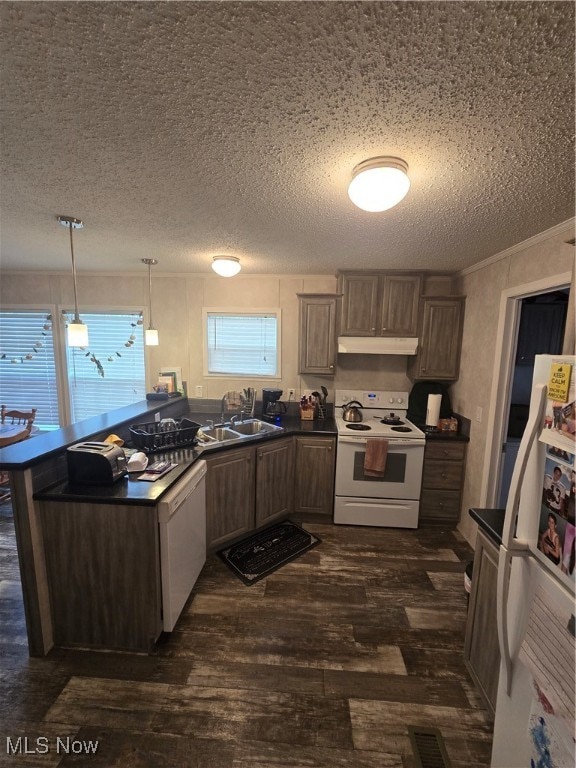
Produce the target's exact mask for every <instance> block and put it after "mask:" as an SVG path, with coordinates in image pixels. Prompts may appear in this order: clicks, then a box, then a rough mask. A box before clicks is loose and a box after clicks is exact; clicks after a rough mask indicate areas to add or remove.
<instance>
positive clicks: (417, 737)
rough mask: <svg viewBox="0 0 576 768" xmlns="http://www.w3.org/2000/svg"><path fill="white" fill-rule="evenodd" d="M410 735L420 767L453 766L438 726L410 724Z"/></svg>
mask: <svg viewBox="0 0 576 768" xmlns="http://www.w3.org/2000/svg"><path fill="white" fill-rule="evenodd" d="M408 735H409V736H410V743H411V744H412V750H413V752H414V756H415V757H416V760H417V763H416V764H417V766H418V768H451V763H450V760H449V758H448V753H447V752H446V747H445V746H444V739H443V738H442V734H441V733H440V731H439V730H438V728H417V727H414V726H408Z"/></svg>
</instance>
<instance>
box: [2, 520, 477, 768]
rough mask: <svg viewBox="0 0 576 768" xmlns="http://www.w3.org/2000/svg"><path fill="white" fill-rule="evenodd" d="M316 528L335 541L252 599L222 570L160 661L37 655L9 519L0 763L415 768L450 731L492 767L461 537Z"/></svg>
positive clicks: (162, 646)
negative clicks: (420, 734)
mask: <svg viewBox="0 0 576 768" xmlns="http://www.w3.org/2000/svg"><path fill="white" fill-rule="evenodd" d="M304 526H305V527H306V528H308V529H309V530H311V531H313V532H314V533H315V534H316V535H318V536H319V537H320V538H321V539H322V543H321V544H320V545H319V546H318V547H316V548H315V549H313V550H311V551H309V552H307V553H306V554H305V555H304V556H302V557H301V558H300V559H298V560H296V561H294V562H292V563H290V564H288V565H286V566H285V567H283V568H282V569H280V570H279V571H276V572H275V573H274V574H272V575H271V576H269V577H268V578H266V579H264V580H262V581H260V582H258V583H257V584H255V585H253V586H251V587H246V586H244V585H243V584H242V583H241V582H240V581H239V580H238V579H237V578H236V577H235V576H234V575H233V574H232V573H231V572H230V571H229V570H228V569H227V568H226V566H225V565H224V564H223V563H222V562H221V561H220V560H219V559H218V558H217V557H215V556H212V557H210V558H209V560H208V562H207V564H206V566H205V568H204V570H203V572H202V574H201V577H200V579H199V582H198V584H197V586H196V588H195V590H194V592H193V595H192V596H191V599H190V601H189V603H188V605H187V607H186V608H185V611H184V614H183V616H182V617H181V619H180V621H179V622H178V625H177V627H176V630H175V631H174V632H173V633H172V634H171V635H170V636H163V637H162V639H161V641H160V643H159V644H158V647H157V649H156V652H155V653H154V655H151V656H145V655H137V654H120V653H96V652H86V651H77V650H65V649H58V650H54V651H53V652H52V653H50V654H49V656H48V657H46V658H45V659H31V658H29V657H28V653H27V646H26V631H25V624H24V617H23V608H22V597H21V592H20V585H19V580H18V565H17V559H16V548H15V543H14V533H13V523H12V517H11V513H10V508H9V505H3V506H2V507H0V618H1V625H0V686H1V692H0V765H2V766H4V765H6V766H16V765H23V766H32V767H33V766H76V765H86V766H92V767H93V768H99V767H100V766H101V767H102V768H104V767H105V768H140V767H143V766H151V767H152V768H188V767H190V768H299V767H302V768H304V767H305V768H344V767H346V768H392V767H394V768H416V766H417V765H418V762H417V760H416V758H415V757H414V755H413V752H412V749H411V747H410V742H409V738H408V734H407V727H408V726H409V725H416V726H432V727H436V728H438V729H440V731H441V733H442V736H443V738H444V740H445V744H446V748H447V751H448V755H449V758H450V760H451V762H452V765H453V768H481V766H488V765H489V763H490V748H491V740H492V726H491V723H490V720H489V717H488V714H487V712H486V711H485V709H484V708H483V706H482V703H481V700H480V698H479V696H478V695H477V693H476V691H475V689H474V687H473V685H472V682H471V680H470V678H469V677H468V674H467V672H466V669H465V667H464V662H463V660H462V648H463V641H464V624H465V616H466V596H465V593H464V583H463V571H464V567H465V565H466V563H467V562H468V561H469V560H470V559H471V557H472V552H471V550H470V548H469V547H468V545H467V544H466V543H465V542H464V540H463V539H462V537H461V536H460V535H459V534H458V533H457V532H452V531H446V532H442V531H435V530H430V529H428V530H417V531H404V530H398V529H375V528H354V527H343V526H331V525H324V524H316V523H310V522H307V523H304ZM18 737H22V740H21V741H20V742H18V741H17V739H18ZM24 737H27V738H28V741H27V742H24ZM36 739H40V741H36ZM96 741H97V742H98V745H97V749H96V751H95V752H94V753H91V752H90V746H89V742H92V743H94V742H96ZM24 744H26V747H27V749H28V750H29V752H28V754H25V753H24V750H23V747H24ZM38 748H39V749H40V750H41V751H44V750H45V749H46V750H47V751H46V753H45V754H40V753H39V752H36V753H35V752H33V750H34V749H38ZM67 750H68V752H69V753H68V754H67V753H66V752H67ZM74 750H76V751H77V754H74ZM14 751H18V754H13V752H14Z"/></svg>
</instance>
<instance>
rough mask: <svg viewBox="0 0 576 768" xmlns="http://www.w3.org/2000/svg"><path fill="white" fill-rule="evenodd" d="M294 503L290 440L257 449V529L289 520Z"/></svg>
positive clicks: (273, 442)
mask: <svg viewBox="0 0 576 768" xmlns="http://www.w3.org/2000/svg"><path fill="white" fill-rule="evenodd" d="M293 500H294V442H293V440H292V438H291V437H287V438H285V439H282V440H274V441H272V442H271V443H268V444H263V445H261V446H259V447H258V448H256V527H257V528H259V527H260V526H262V525H265V524H266V523H271V522H273V521H275V520H282V519H283V518H286V517H288V515H289V514H290V513H291V512H292V509H293Z"/></svg>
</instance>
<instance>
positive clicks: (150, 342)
mask: <svg viewBox="0 0 576 768" xmlns="http://www.w3.org/2000/svg"><path fill="white" fill-rule="evenodd" d="M140 261H142V262H143V263H144V264H148V317H149V320H150V322H149V324H148V329H147V330H146V332H145V334H144V343H145V344H146V346H147V347H157V346H158V343H159V339H158V331H157V330H156V328H154V326H153V324H152V267H153V266H154V264H158V259H140Z"/></svg>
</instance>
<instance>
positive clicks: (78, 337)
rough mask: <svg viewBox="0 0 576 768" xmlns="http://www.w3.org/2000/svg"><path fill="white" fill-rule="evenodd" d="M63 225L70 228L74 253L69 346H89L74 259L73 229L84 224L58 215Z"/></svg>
mask: <svg viewBox="0 0 576 768" xmlns="http://www.w3.org/2000/svg"><path fill="white" fill-rule="evenodd" d="M56 218H57V219H58V221H59V222H60V224H62V226H63V227H68V229H69V230H70V253H71V254H72V282H73V283H74V322H72V323H68V346H69V347H87V346H88V326H87V325H84V323H83V322H82V320H80V315H79V314H78V295H77V290H76V262H75V260H74V242H73V240H72V230H74V229H81V228H82V227H83V226H84V225H83V224H82V221H81V220H80V219H75V218H74V216H57V217H56Z"/></svg>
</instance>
